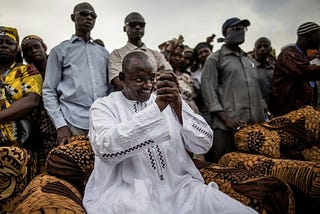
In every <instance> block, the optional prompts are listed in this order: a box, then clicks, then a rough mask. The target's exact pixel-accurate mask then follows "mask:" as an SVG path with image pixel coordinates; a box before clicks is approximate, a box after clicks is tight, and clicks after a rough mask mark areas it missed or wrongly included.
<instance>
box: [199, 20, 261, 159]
mask: <svg viewBox="0 0 320 214" xmlns="http://www.w3.org/2000/svg"><path fill="white" fill-rule="evenodd" d="M249 25H250V22H249V21H248V20H246V19H244V20H240V19H239V18H230V19H228V20H226V21H225V22H224V24H223V26H222V34H223V36H224V37H225V39H224V41H225V44H224V45H222V47H221V49H220V50H218V51H216V52H215V53H213V54H212V55H210V56H209V57H208V58H207V60H206V62H205V64H204V68H203V74H202V77H201V92H202V96H203V99H204V102H205V103H206V105H207V106H208V109H209V112H210V113H211V119H212V127H213V129H214V131H215V139H214V142H213V146H212V148H211V149H210V151H209V152H208V153H207V154H206V160H207V161H211V162H218V160H219V159H220V158H221V157H222V156H223V155H224V154H226V153H228V152H231V151H233V150H234V136H233V134H234V131H237V130H239V129H241V127H243V126H245V124H246V123H259V122H263V121H264V109H265V108H266V103H265V102H264V100H263V99H262V95H261V92H260V90H259V83H258V80H257V70H256V67H255V65H254V63H253V60H252V58H250V57H249V56H248V55H247V54H246V53H245V52H244V51H243V50H242V49H241V48H240V47H239V45H241V44H242V43H243V42H244V40H245V32H246V30H247V27H248V26H249Z"/></svg>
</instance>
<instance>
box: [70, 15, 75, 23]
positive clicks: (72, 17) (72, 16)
mask: <svg viewBox="0 0 320 214" xmlns="http://www.w3.org/2000/svg"><path fill="white" fill-rule="evenodd" d="M70 17H71V20H72V21H73V22H74V14H71V16H70Z"/></svg>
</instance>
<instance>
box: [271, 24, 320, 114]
mask: <svg viewBox="0 0 320 214" xmlns="http://www.w3.org/2000/svg"><path fill="white" fill-rule="evenodd" d="M297 35H298V39H297V42H296V44H295V45H290V46H288V47H286V48H285V49H283V50H282V51H281V53H280V54H279V56H278V58H277V60H276V66H275V70H274V73H273V79H272V106H271V107H272V109H271V111H272V113H273V114H274V115H275V116H278V115H283V114H286V113H289V112H290V111H293V110H297V109H298V108H300V107H302V106H304V105H316V97H317V89H316V87H315V86H316V85H315V80H320V66H317V65H313V64H310V62H309V60H308V59H307V50H309V49H310V50H312V49H319V46H320V26H319V25H318V24H316V23H314V22H306V23H304V24H302V25H300V26H299V28H298V30H297Z"/></svg>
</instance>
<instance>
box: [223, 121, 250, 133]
mask: <svg viewBox="0 0 320 214" xmlns="http://www.w3.org/2000/svg"><path fill="white" fill-rule="evenodd" d="M224 125H225V126H226V127H227V128H228V129H231V130H233V131H239V130H240V129H242V128H243V127H245V126H246V122H245V121H243V120H234V119H230V118H228V119H226V120H225V121H224Z"/></svg>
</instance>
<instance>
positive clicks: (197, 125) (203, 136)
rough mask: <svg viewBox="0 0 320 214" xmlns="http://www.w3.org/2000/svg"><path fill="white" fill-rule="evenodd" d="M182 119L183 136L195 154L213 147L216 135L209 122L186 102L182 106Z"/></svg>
mask: <svg viewBox="0 0 320 214" xmlns="http://www.w3.org/2000/svg"><path fill="white" fill-rule="evenodd" d="M182 120H183V127H182V130H181V138H182V140H183V141H184V145H185V147H186V149H187V150H188V151H190V152H193V153H195V154H204V153H206V152H207V151H208V150H209V149H210V148H211V146H212V142H213V137H214V133H213V130H212V129H211V128H210V126H209V125H208V123H207V122H206V121H205V119H204V118H203V117H202V116H201V115H199V114H196V113H194V112H193V111H192V109H191V108H190V107H189V106H188V104H186V103H185V102H183V106H182Z"/></svg>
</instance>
